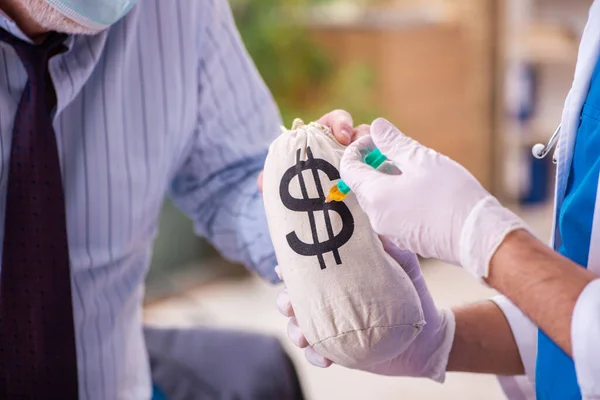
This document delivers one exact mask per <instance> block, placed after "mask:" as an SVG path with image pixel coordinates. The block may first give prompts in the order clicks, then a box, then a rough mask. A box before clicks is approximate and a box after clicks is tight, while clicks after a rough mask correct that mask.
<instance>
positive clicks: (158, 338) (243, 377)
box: [144, 328, 304, 400]
mask: <svg viewBox="0 0 600 400" xmlns="http://www.w3.org/2000/svg"><path fill="white" fill-rule="evenodd" d="M144 333H145V337H146V345H147V347H148V353H149V357H150V368H151V371H152V380H153V383H154V385H156V386H157V387H158V388H159V389H160V390H161V391H162V392H163V393H164V395H165V396H166V398H167V400H303V398H304V397H303V395H302V389H301V387H300V382H299V380H298V376H297V374H296V370H295V368H294V366H293V364H292V362H291V360H290V358H289V357H288V355H287V354H286V352H285V351H284V350H283V348H282V347H281V344H280V343H279V341H278V340H277V339H276V338H274V337H270V336H265V335H259V334H254V333H247V332H236V331H229V330H218V329H207V328H195V329H159V328H145V330H144Z"/></svg>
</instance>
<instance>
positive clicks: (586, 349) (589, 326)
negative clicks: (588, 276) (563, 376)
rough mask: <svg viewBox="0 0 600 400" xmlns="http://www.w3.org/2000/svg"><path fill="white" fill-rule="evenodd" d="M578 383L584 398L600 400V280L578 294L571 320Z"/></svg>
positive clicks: (591, 283)
mask: <svg viewBox="0 0 600 400" xmlns="http://www.w3.org/2000/svg"><path fill="white" fill-rule="evenodd" d="M571 342H572V346H573V361H574V363H575V370H576V372H577V380H578V383H579V387H580V388H581V394H582V396H583V397H584V399H589V400H591V399H594V400H595V399H600V279H596V280H595V281H592V282H590V283H589V284H588V285H587V286H586V287H585V289H584V290H583V292H581V294H580V295H579V298H578V299H577V303H576V304H575V310H574V311H573V319H572V321H571Z"/></svg>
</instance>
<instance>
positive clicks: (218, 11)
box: [170, 0, 281, 282]
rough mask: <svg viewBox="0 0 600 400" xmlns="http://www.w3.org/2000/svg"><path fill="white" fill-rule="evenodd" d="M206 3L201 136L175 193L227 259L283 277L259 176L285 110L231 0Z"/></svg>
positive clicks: (176, 178) (198, 228)
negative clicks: (258, 62) (241, 29)
mask: <svg viewBox="0 0 600 400" xmlns="http://www.w3.org/2000/svg"><path fill="white" fill-rule="evenodd" d="M203 4H206V7H204V6H203V7H202V12H203V13H205V15H204V16H203V17H204V18H203V20H204V21H206V23H204V24H202V31H201V32H199V33H198V35H199V37H198V39H197V43H198V45H197V46H198V51H199V53H198V54H199V55H200V59H199V62H198V66H197V74H198V113H197V124H196V129H195V132H194V139H193V141H194V142H193V145H192V148H191V150H190V152H189V155H188V156H187V158H186V159H185V162H184V163H183V165H182V167H181V168H180V169H179V170H178V171H177V173H176V174H175V176H174V179H173V181H172V185H171V190H170V194H171V196H172V198H173V201H174V202H175V204H177V206H178V207H179V208H181V209H182V210H183V211H184V212H185V213H186V214H188V215H189V216H190V217H191V218H192V219H193V220H194V224H195V230H196V233H197V234H199V235H201V236H204V237H206V238H207V239H208V240H209V241H210V242H211V243H212V244H213V245H214V246H215V247H216V248H217V249H218V250H219V251H220V252H221V254H222V255H223V256H224V257H225V258H227V259H229V260H231V261H233V262H241V263H243V264H245V265H246V266H247V267H249V268H250V269H252V270H255V271H257V272H258V273H260V274H261V275H262V276H263V277H265V278H267V279H268V280H270V281H272V282H276V281H277V280H278V278H277V275H276V274H275V272H274V267H275V265H276V259H275V255H274V251H273V246H272V243H271V240H270V236H269V232H268V228H267V223H266V217H265V211H264V206H263V201H262V196H261V194H260V193H259V191H258V187H257V184H256V178H257V176H258V174H259V173H260V171H261V170H262V168H263V165H264V160H265V157H266V154H267V150H268V147H269V145H270V143H271V142H272V141H273V139H274V138H275V137H276V135H277V134H278V133H279V127H280V125H281V119H280V116H279V111H278V109H277V107H276V105H275V102H274V101H273V98H272V96H271V94H270V92H269V91H268V89H267V87H266V85H265V83H264V82H263V80H262V79H261V77H260V75H259V73H258V71H257V70H256V68H255V66H254V64H253V63H252V60H251V59H250V57H249V55H248V53H247V52H246V49H245V47H244V45H243V43H242V41H241V38H240V36H239V33H238V31H237V29H236V26H235V23H234V20H233V16H232V13H231V9H230V7H229V5H228V3H227V1H226V0H211V1H206V2H204V3H203Z"/></svg>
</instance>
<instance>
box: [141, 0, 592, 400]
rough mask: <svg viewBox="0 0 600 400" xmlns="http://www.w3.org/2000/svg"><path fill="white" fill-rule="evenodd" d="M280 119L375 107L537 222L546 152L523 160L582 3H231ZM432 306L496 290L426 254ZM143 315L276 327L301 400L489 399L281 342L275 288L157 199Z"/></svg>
mask: <svg viewBox="0 0 600 400" xmlns="http://www.w3.org/2000/svg"><path fill="white" fill-rule="evenodd" d="M230 3H231V5H232V8H233V10H234V14H235V18H236V22H237V24H238V27H239V29H240V32H241V34H242V38H243V40H244V42H245V44H246V46H247V48H248V51H249V53H250V55H251V56H252V57H253V59H254V61H255V63H256V65H257V67H258V69H259V71H260V73H261V74H262V76H263V78H264V79H265V81H266V83H267V85H268V86H269V87H270V89H271V90H272V92H273V95H274V96H275V99H276V100H277V102H278V104H279V106H280V109H281V113H282V116H283V119H284V123H285V125H286V126H288V127H289V126H290V125H291V122H292V120H293V119H294V118H296V117H300V118H302V119H304V120H305V121H310V120H314V119H316V118H318V117H319V116H320V115H322V114H324V113H325V112H327V111H330V110H332V109H336V108H342V109H346V110H348V111H349V112H350V113H351V114H352V115H353V116H354V118H355V123H356V124H360V123H369V122H370V121H372V120H373V119H374V118H375V117H378V116H385V117H387V118H388V119H390V120H392V121H393V122H394V123H395V124H397V126H399V127H400V128H401V129H402V130H403V131H405V132H406V133H408V134H409V135H410V136H412V137H414V138H416V139H417V140H419V141H420V142H422V143H423V144H425V145H427V146H430V147H433V148H434V149H436V150H438V151H440V152H442V153H444V154H446V155H448V156H450V157H452V158H453V159H455V160H457V161H458V162H460V163H461V164H463V165H464V166H465V167H466V168H468V169H469V170H470V171H471V172H472V173H473V174H474V175H475V176H476V177H477V178H478V179H479V180H480V181H481V182H482V183H483V184H484V186H485V187H486V188H488V189H489V190H490V191H491V192H492V193H493V194H494V195H496V196H497V197H499V198H500V199H501V200H502V201H503V202H504V203H505V204H508V205H510V206H511V207H512V208H514V209H515V210H516V211H517V212H518V213H519V214H521V215H522V216H523V217H524V218H525V219H526V220H527V221H528V222H529V223H530V224H531V226H532V227H533V229H534V230H535V232H536V234H537V235H539V236H540V238H542V239H543V240H547V239H548V238H549V235H550V227H551V218H552V208H551V202H552V198H551V197H552V184H553V181H552V180H553V176H554V165H553V163H552V160H551V157H547V159H544V160H536V159H534V158H533V157H532V155H531V146H533V145H534V144H535V143H538V142H543V143H545V142H546V141H547V139H548V138H549V137H550V135H551V134H552V132H553V131H554V129H555V128H556V126H557V125H558V123H559V121H560V116H561V111H562V105H563V101H564V98H565V96H566V94H567V91H568V89H569V87H570V85H571V82H572V77H573V72H574V66H575V61H576V56H577V47H578V41H579V38H580V36H581V33H582V31H583V27H584V24H585V21H586V18H587V11H588V8H589V6H590V4H591V0H395V1H394V0H387V1H386V0H354V1H351V0H346V1H343V0H337V1H334V0H230ZM422 267H423V270H424V273H425V275H426V278H427V280H428V283H429V285H430V288H431V291H432V292H433V295H434V297H435V299H436V302H437V303H438V305H439V306H440V307H450V306H454V305H457V304H462V303H466V302H471V301H477V300H482V299H486V298H489V297H490V296H493V295H494V294H495V293H494V292H493V291H492V290H490V289H489V288H486V287H484V286H482V285H480V284H478V283H477V282H475V281H473V280H472V279H471V278H470V277H469V276H468V275H467V274H466V273H464V271H462V270H461V269H459V268H456V267H452V266H447V265H443V264H441V263H439V262H434V261H424V262H423V264H422ZM147 283H148V290H147V305H146V320H147V322H148V323H152V324H159V325H173V324H175V325H196V324H211V325H217V326H225V327H232V328H243V329H250V330H253V331H259V332H267V333H271V334H274V335H277V336H279V337H281V338H282V339H283V343H284V344H285V345H286V347H287V348H288V349H289V351H290V354H291V355H292V358H293V359H294V361H295V362H296V365H297V367H298V369H299V372H300V374H301V378H302V381H303V385H304V388H305V390H306V392H307V395H308V397H309V399H367V398H369V399H381V400H386V399H397V398H403V399H442V398H443V399H486V400H493V399H502V398H504V396H503V395H502V393H501V391H500V388H499V386H498V384H497V382H496V380H495V378H494V377H491V376H478V375H471V374H450V376H449V377H448V380H447V382H446V384H444V385H438V384H435V383H432V382H428V381H424V380H418V379H397V378H384V377H377V376H372V375H368V374H362V373H357V372H354V371H347V370H344V369H342V368H332V369H330V370H319V369H317V368H313V367H310V366H309V365H308V363H306V362H305V361H304V359H303V354H302V352H300V351H299V350H297V349H295V348H293V347H292V346H290V345H289V343H288V341H287V340H285V328H286V321H285V320H284V318H282V317H280V316H279V315H278V313H277V311H276V310H275V305H274V299H275V297H276V294H277V293H278V291H279V288H277V287H272V286H270V285H268V284H266V283H264V282H262V281H260V279H259V278H257V277H254V276H251V275H250V274H249V273H247V272H246V270H245V269H244V268H243V267H242V266H239V265H231V264H229V263H227V262H225V261H223V260H222V259H221V258H220V257H219V256H218V254H217V253H216V252H215V251H214V250H213V249H212V248H211V247H210V245H208V244H207V243H206V242H204V241H203V240H201V239H199V238H197V237H195V236H194V234H193V230H192V224H191V222H190V221H188V220H187V219H186V217H184V216H183V215H181V213H179V211H178V210H177V209H176V208H175V207H174V206H173V205H172V204H171V203H169V202H168V201H167V202H166V203H165V208H164V210H163V214H162V217H161V224H160V231H159V236H158V239H157V241H156V248H155V253H154V259H153V265H152V268H151V272H150V274H149V276H148V282H147Z"/></svg>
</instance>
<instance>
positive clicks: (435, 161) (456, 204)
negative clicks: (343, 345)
mask: <svg viewBox="0 0 600 400" xmlns="http://www.w3.org/2000/svg"><path fill="white" fill-rule="evenodd" d="M375 147H378V148H379V150H381V152H382V153H383V154H385V155H386V156H387V157H388V159H389V160H390V161H392V162H393V163H394V164H395V165H396V166H397V167H398V169H399V170H400V171H401V173H399V174H386V173H384V172H382V171H381V169H382V168H380V169H379V170H375V169H373V168H371V167H370V166H368V165H367V164H365V163H364V162H363V158H364V155H365V154H366V153H368V152H369V151H370V150H372V149H374V148H375ZM340 173H341V177H342V179H343V180H344V182H345V183H346V184H348V186H350V188H351V189H352V191H353V193H354V194H355V195H356V196H357V198H358V202H359V204H360V206H361V207H362V209H363V210H364V211H365V212H366V213H367V215H368V216H369V220H370V222H371V225H372V227H373V229H374V230H375V231H376V232H377V233H378V234H380V235H383V236H386V237H389V238H391V239H392V240H393V242H394V243H395V244H396V245H398V246H399V247H400V248H402V249H406V250H410V251H412V252H414V253H417V254H420V255H421V256H423V257H428V258H437V259H440V260H443V261H446V262H449V263H453V264H459V265H462V266H463V267H465V269H467V270H468V271H469V272H470V273H471V274H473V275H474V276H475V277H477V278H485V277H487V276H488V272H489V263H490V260H491V258H492V256H493V255H494V253H495V252H496V250H497V248H498V247H499V246H500V244H501V243H502V241H503V240H504V238H505V237H506V236H507V235H508V234H509V233H510V232H512V231H515V230H517V229H521V228H526V225H525V223H524V222H523V221H522V220H521V219H520V218H519V217H517V216H516V215H515V214H513V213H512V212H511V211H509V210H508V209H506V208H504V207H503V206H502V205H501V204H500V203H499V202H498V200H496V198H495V197H493V196H492V195H490V194H489V193H488V192H487V191H486V190H485V189H483V187H482V186H481V185H480V184H479V182H477V180H476V179H475V178H474V177H473V176H472V175H471V174H470V173H469V172H468V171H467V170H466V169H465V168H463V167H462V166H461V165H459V164H458V163H456V162H454V161H452V160H451V159H449V158H448V157H446V156H443V155H442V154H439V153H437V152H435V151H433V150H431V149H429V148H426V147H424V146H422V145H421V144H419V143H418V142H416V141H415V140H413V139H411V138H409V137H407V136H405V135H404V134H402V133H401V132H400V131H399V130H398V129H397V128H396V127H394V126H393V125H392V124H391V123H390V122H388V121H386V120H385V119H381V118H380V119H377V120H375V121H374V122H373V124H372V125H371V136H369V137H363V138H361V139H359V140H358V141H356V142H354V143H353V144H352V145H350V147H348V149H347V150H346V152H345V154H344V157H343V158H342V161H341V167H340Z"/></svg>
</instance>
